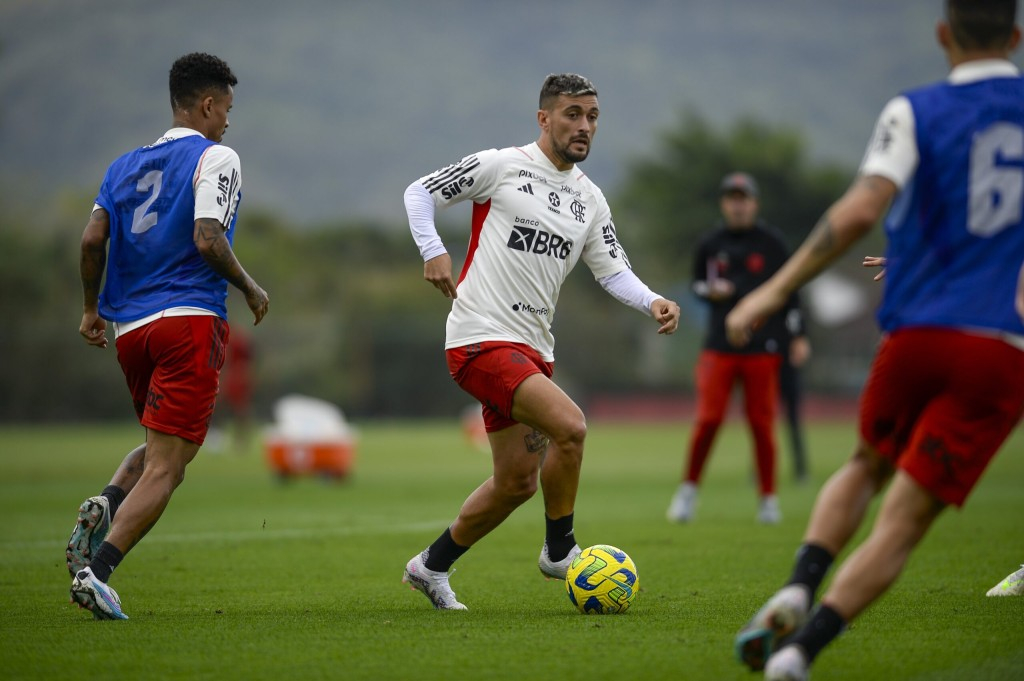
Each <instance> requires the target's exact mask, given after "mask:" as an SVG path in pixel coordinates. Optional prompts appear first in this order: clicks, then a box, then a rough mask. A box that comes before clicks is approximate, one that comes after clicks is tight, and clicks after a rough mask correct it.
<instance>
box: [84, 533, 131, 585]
mask: <svg viewBox="0 0 1024 681" xmlns="http://www.w3.org/2000/svg"><path fill="white" fill-rule="evenodd" d="M122 560H124V554H123V553H121V550H120V549H118V548H117V547H116V546H114V545H113V544H111V543H110V542H103V543H102V544H100V547H99V548H98V549H96V555H95V556H93V557H92V560H91V561H90V562H89V567H91V568H92V573H93V574H94V575H96V579H98V580H100V581H101V582H103V583H104V584H106V583H107V581H108V580H109V579H110V573H111V572H113V571H114V568H116V567H117V566H118V565H120V564H121V561H122Z"/></svg>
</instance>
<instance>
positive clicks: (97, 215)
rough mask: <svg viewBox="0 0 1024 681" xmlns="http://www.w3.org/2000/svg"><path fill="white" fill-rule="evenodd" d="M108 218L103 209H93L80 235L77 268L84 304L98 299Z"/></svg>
mask: <svg viewBox="0 0 1024 681" xmlns="http://www.w3.org/2000/svg"><path fill="white" fill-rule="evenodd" d="M108 220H109V218H108V217H107V212H106V211H105V210H102V209H97V210H95V211H93V214H92V216H91V217H90V218H89V224H88V225H87V226H86V228H85V234H84V235H82V253H81V256H80V257H79V267H78V269H79V273H80V275H81V278H82V292H83V295H84V300H85V304H86V306H94V305H96V304H97V303H98V301H99V297H100V285H101V284H102V282H103V271H104V270H105V269H106V267H107V238H108V235H109V233H110V232H109V229H110V226H109V222H108Z"/></svg>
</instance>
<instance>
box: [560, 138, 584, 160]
mask: <svg viewBox="0 0 1024 681" xmlns="http://www.w3.org/2000/svg"><path fill="white" fill-rule="evenodd" d="M586 144H587V146H586V149H584V150H583V151H574V150H573V148H572V140H570V142H569V144H566V145H564V146H561V145H559V144H557V143H555V144H553V145H552V146H553V149H554V152H555V154H556V155H558V156H559V157H560V158H562V159H564V160H565V161H566V162H568V163H582V162H583V161H585V160H587V155H588V154H590V142H589V141H587V143H586Z"/></svg>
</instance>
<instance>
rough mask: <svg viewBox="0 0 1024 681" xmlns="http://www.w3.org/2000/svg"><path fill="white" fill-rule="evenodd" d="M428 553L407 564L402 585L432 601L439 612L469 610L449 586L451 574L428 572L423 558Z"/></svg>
mask: <svg viewBox="0 0 1024 681" xmlns="http://www.w3.org/2000/svg"><path fill="white" fill-rule="evenodd" d="M425 553H426V551H424V552H423V553H417V554H416V555H415V556H413V557H412V559H411V560H410V561H409V562H408V563H406V564H405V574H404V575H402V583H403V584H408V585H409V586H410V587H411V588H413V589H416V590H417V591H422V592H423V594H424V595H425V596H426V597H427V598H429V599H430V602H431V603H433V604H434V607H435V608H437V609H438V610H467V608H466V606H464V605H463V604H462V603H459V601H458V599H457V598H455V592H454V591H452V587H451V586H450V585H449V584H448V577H449V575H450V574H451V572H455V570H452V571H451V572H439V571H435V570H428V569H427V566H426V565H424V564H423V556H424V554H425Z"/></svg>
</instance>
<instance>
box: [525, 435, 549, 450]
mask: <svg viewBox="0 0 1024 681" xmlns="http://www.w3.org/2000/svg"><path fill="white" fill-rule="evenodd" d="M523 440H524V442H526V451H528V452H530V453H531V454H543V453H544V452H545V450H547V448H548V436H547V435H545V434H544V433H542V432H540V431H539V430H535V431H533V432H532V433H530V434H529V435H527V436H526V437H525V438H523Z"/></svg>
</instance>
